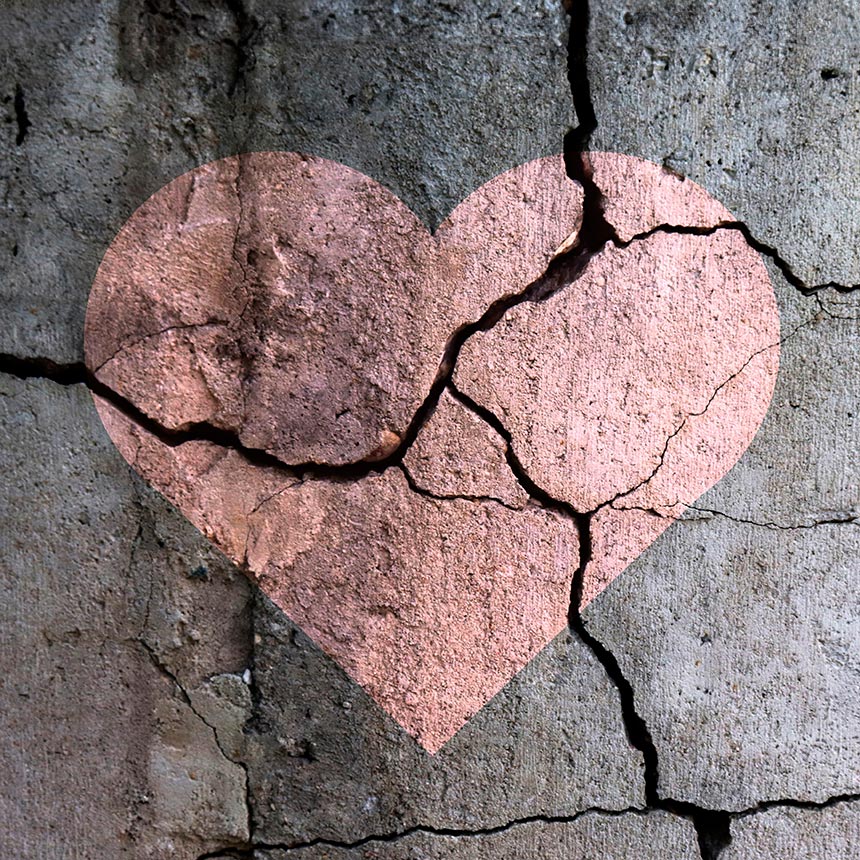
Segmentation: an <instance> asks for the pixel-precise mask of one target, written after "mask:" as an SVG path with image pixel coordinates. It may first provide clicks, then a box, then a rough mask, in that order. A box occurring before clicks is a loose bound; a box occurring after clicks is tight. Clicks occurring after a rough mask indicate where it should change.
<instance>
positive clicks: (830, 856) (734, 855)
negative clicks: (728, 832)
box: [720, 802, 860, 860]
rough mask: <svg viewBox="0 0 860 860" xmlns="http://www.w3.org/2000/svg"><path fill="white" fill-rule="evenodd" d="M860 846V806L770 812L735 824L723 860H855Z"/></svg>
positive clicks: (846, 805)
mask: <svg viewBox="0 0 860 860" xmlns="http://www.w3.org/2000/svg"><path fill="white" fill-rule="evenodd" d="M858 844H860V803H857V802H855V803H838V804H836V805H834V806H828V807H826V808H824V809H785V808H782V809H769V810H767V811H765V812H759V813H757V814H756V815H751V816H747V817H744V818H740V819H738V820H737V821H734V822H733V823H732V844H731V845H730V846H729V848H728V849H727V850H726V852H725V854H723V855H721V857H720V860H771V858H773V857H780V858H782V860H809V858H827V860H854V858H855V857H856V856H857V845H858Z"/></svg>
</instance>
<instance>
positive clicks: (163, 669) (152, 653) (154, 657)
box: [135, 636, 253, 856]
mask: <svg viewBox="0 0 860 860" xmlns="http://www.w3.org/2000/svg"><path fill="white" fill-rule="evenodd" d="M135 641H136V643H137V644H138V645H139V646H140V647H141V648H142V649H143V650H144V651H145V652H146V654H147V656H148V657H149V659H150V661H151V663H152V664H153V666H155V668H156V669H157V670H158V671H159V673H160V674H162V675H163V676H164V677H165V678H167V679H168V680H169V681H171V682H172V683H173V685H174V687H175V689H176V690H178V691H179V695H180V697H181V699H182V702H183V704H185V705H186V706H187V707H188V708H189V710H190V711H191V713H192V714H194V716H195V717H197V719H198V720H200V722H201V723H203V725H204V726H206V728H208V729H209V731H210V732H212V738H213V739H214V741H215V746H216V747H217V748H218V751H219V752H220V753H221V755H222V756H223V757H224V759H225V760H226V761H229V762H230V763H231V764H234V765H236V766H237V767H239V768H241V770H242V774H243V776H242V778H243V789H244V792H245V807H246V815H247V827H248V832H249V833H252V832H253V831H252V824H253V819H252V817H251V815H252V806H251V802H250V793H249V785H250V782H249V780H250V774H249V772H248V765H247V764H246V763H245V762H244V761H242V760H241V759H236V758H233V757H232V756H231V755H230V754H229V753H228V752H227V750H225V749H224V746H223V744H222V743H221V738H220V736H219V735H218V729H217V728H216V727H215V726H213V725H212V723H210V722H209V720H207V719H206V717H205V716H203V714H201V713H200V711H199V710H198V709H197V708H196V707H195V706H194V702H193V701H192V699H191V696H189V695H188V691H187V690H186V689H185V687H184V686H183V684H182V682H181V681H180V680H179V678H178V677H177V675H176V673H175V672H173V670H172V669H170V667H169V666H167V664H166V663H164V661H163V660H162V659H161V658H160V657H159V655H158V653H157V651H156V650H155V648H153V647H152V646H151V645H150V644H149V643H148V642H147V641H146V639H145V638H143V637H142V636H141V637H139V638H138V639H137V640H135ZM247 844H248V843H244V844H238V843H237V845H236V846H235V847H237V848H240V849H244V848H245V847H246V845H247ZM225 850H227V849H221V851H220V853H222V854H223V853H224V851H225ZM230 850H233V849H232V848H231V849H230ZM213 856H215V855H213Z"/></svg>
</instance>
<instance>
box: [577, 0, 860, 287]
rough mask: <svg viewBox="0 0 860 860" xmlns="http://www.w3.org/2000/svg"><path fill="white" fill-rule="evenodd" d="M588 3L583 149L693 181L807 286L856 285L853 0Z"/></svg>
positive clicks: (859, 113)
mask: <svg viewBox="0 0 860 860" xmlns="http://www.w3.org/2000/svg"><path fill="white" fill-rule="evenodd" d="M592 5H593V7H594V8H593V10H592V26H591V32H590V38H589V40H588V43H589V55H588V70H589V77H590V81H591V93H592V97H593V99H594V106H595V110H596V113H597V117H598V121H599V123H600V125H599V127H598V130H597V133H596V134H595V136H594V137H593V138H592V141H591V144H592V148H593V149H603V150H610V151H615V152H627V153H629V154H631V155H638V156H640V157H642V158H647V159H650V160H651V161H655V162H657V163H658V164H666V165H667V166H668V167H670V168H671V169H673V170H676V171H678V172H680V173H681V174H683V175H685V176H688V177H690V178H691V179H693V180H695V181H696V182H698V183H700V184H701V185H703V186H704V187H705V188H707V189H708V191H710V192H711V194H713V195H714V196H715V197H716V198H717V199H718V200H720V201H722V203H724V204H725V206H726V207H727V208H728V209H729V210H730V211H731V212H733V213H734V214H735V216H736V217H737V218H738V219H740V220H741V221H744V222H745V223H746V224H747V225H748V226H749V227H750V229H751V230H752V232H753V234H754V235H755V236H757V237H758V238H759V239H761V240H762V241H764V242H766V243H767V244H769V245H771V246H774V247H776V248H777V249H778V250H779V251H780V253H781V254H782V256H783V257H784V258H785V259H786V260H787V261H788V262H789V263H790V264H791V267H792V269H793V270H794V271H795V272H796V273H797V274H798V275H799V276H800V277H801V278H802V279H803V280H804V281H805V282H806V283H807V284H809V285H813V284H819V283H826V282H829V281H836V282H841V283H844V284H855V283H860V245H858V243H857V241H856V238H857V236H858V234H860V183H858V181H857V180H858V177H860V151H858V148H857V147H856V146H855V145H854V142H855V141H856V139H857V137H858V134H860V110H858V107H860V86H858V83H860V80H858V68H857V50H856V47H857V43H858V40H860V12H858V9H857V5H856V3H854V2H852V0H837V2H830V0H813V2H806V3H802V4H798V3H794V2H792V0H766V2H761V3H750V2H746V0H731V2H717V0H709V1H708V2H703V3H662V4H661V3H653V2H649V0H632V2H631V0H608V2H604V3H594V4H592Z"/></svg>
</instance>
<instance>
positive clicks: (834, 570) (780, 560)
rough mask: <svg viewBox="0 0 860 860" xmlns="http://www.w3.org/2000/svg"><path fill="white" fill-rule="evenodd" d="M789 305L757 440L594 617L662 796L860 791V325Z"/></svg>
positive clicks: (736, 797) (801, 303) (728, 799)
mask: <svg viewBox="0 0 860 860" xmlns="http://www.w3.org/2000/svg"><path fill="white" fill-rule="evenodd" d="M774 277H776V275H774ZM779 297H780V300H781V304H782V306H783V311H784V319H783V328H784V331H785V332H788V331H790V330H791V329H792V328H794V330H795V332H796V333H795V334H794V335H793V336H791V337H789V338H787V339H786V340H785V342H784V343H783V348H782V358H781V367H780V376H779V382H778V384H777V388H776V392H775V394H774V401H773V403H772V405H771V409H770V411H769V413H768V416H767V418H766V419H765V421H764V424H763V425H762V428H761V430H760V432H759V434H758V436H757V437H756V439H755V441H754V442H753V444H752V446H751V447H750V449H749V450H748V451H747V453H746V454H745V455H744V456H743V457H742V458H741V460H740V462H739V463H738V465H737V466H736V467H735V468H734V469H733V470H732V471H731V472H730V473H729V475H728V476H727V477H726V478H724V479H723V480H722V481H721V482H720V483H719V484H718V485H717V486H716V487H715V488H714V489H712V490H711V491H710V492H708V493H706V494H705V495H704V496H703V497H702V498H701V499H699V500H698V501H697V502H696V504H695V506H694V508H695V509H694V510H693V511H691V512H689V513H688V514H687V517H688V518H687V519H685V520H683V521H681V522H678V523H676V524H675V525H674V526H673V527H672V529H671V530H669V531H667V532H666V533H665V534H664V535H663V536H662V537H661V538H660V539H659V540H658V541H657V542H656V543H655V544H654V545H653V546H652V547H651V548H650V549H649V550H648V551H647V552H646V553H644V554H643V555H642V556H641V557H640V558H639V560H638V561H636V562H635V563H634V564H633V565H631V567H630V568H628V570H627V571H626V572H625V573H624V575H623V576H622V577H620V578H619V579H618V580H617V581H616V582H615V583H613V585H612V586H611V587H610V588H609V589H608V590H607V591H606V592H605V593H604V594H603V595H602V596H601V599H600V602H599V605H597V604H595V605H594V606H593V607H592V608H590V609H589V611H588V613H587V621H588V624H589V628H590V629H591V630H592V631H593V632H594V633H595V634H596V635H597V636H598V637H600V638H601V639H602V640H603V641H605V642H606V643H607V644H608V645H609V646H610V647H611V648H612V649H613V650H614V652H615V653H616V654H617V655H618V657H619V659H620V661H621V665H622V668H623V670H624V671H625V673H626V674H627V676H628V678H630V679H631V681H632V683H633V686H634V690H635V692H636V704H637V708H638V710H639V712H640V713H641V714H642V716H643V717H644V718H645V720H646V722H647V723H648V725H649V727H650V730H651V732H652V735H653V738H654V741H655V743H656V745H657V748H658V751H659V752H660V764H661V772H660V789H661V791H662V792H663V793H664V795H666V796H671V797H677V798H680V799H683V800H688V801H691V802H694V803H699V804H701V805H703V806H707V807H711V808H721V809H734V810H740V809H744V808H747V807H750V806H754V805H755V804H756V803H759V802H761V801H765V800H775V799H779V798H785V797H788V798H798V799H801V800H812V801H818V802H820V801H823V800H825V799H826V798H827V797H830V796H832V795H837V794H841V793H851V792H857V791H858V790H860V779H858V773H860V738H858V732H857V726H858V723H860V703H858V699H857V694H856V693H857V672H858V668H860V666H858V663H857V659H856V655H857V654H858V653H859V652H858V646H860V624H858V602H857V593H856V592H857V589H856V578H857V558H858V551H860V528H858V525H857V524H856V521H854V522H852V520H856V517H857V512H858V507H860V498H858V487H860V475H858V462H860V461H858V457H857V429H856V424H857V415H858V411H860V403H858V400H860V393H858V388H857V385H856V380H855V379H854V378H853V373H854V370H853V367H852V365H851V363H848V362H846V358H845V357H846V355H850V354H852V350H853V349H855V348H856V346H855V345H856V343H857V338H858V335H860V330H858V328H857V326H858V321H857V320H856V319H834V318H832V317H830V316H829V315H827V314H824V313H818V314H817V316H814V317H812V320H813V321H812V322H809V321H808V320H807V323H806V324H804V325H801V326H800V327H798V326H797V325H796V321H797V320H798V319H802V318H803V316H804V314H813V315H814V314H816V312H818V310H819V309H818V302H816V300H815V298H809V299H799V298H798V295H797V293H796V292H795V291H793V290H790V289H788V288H785V287H783V288H782V289H780V290H779ZM858 300H860V296H855V297H854V303H855V306H856V303H857V301H858ZM847 306H848V304H847V303H842V307H843V308H844V307H847ZM705 511H712V512H714V511H716V512H721V513H720V514H714V513H710V514H708V513H704V512H705ZM834 520H846V521H848V522H844V523H841V524H831V523H832V521H834ZM747 521H748V522H747ZM816 523H822V524H820V525H816Z"/></svg>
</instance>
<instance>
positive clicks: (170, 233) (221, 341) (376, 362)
mask: <svg viewBox="0 0 860 860" xmlns="http://www.w3.org/2000/svg"><path fill="white" fill-rule="evenodd" d="M581 199H582V192H581V188H580V186H579V185H577V184H576V183H574V182H571V181H570V179H568V177H567V175H566V173H565V170H564V162H563V159H562V157H561V156H558V155H557V156H549V157H546V158H543V159H537V160H535V161H531V162H528V163H527V164H524V165H519V166H517V167H514V168H512V169H511V170H509V171H506V172H505V173H503V174H501V175H500V176H497V177H494V178H493V179H491V180H490V181H489V182H487V183H486V184H485V185H483V186H481V188H479V189H478V190H476V191H475V192H473V193H472V194H470V195H469V196H468V197H467V198H466V199H465V200H464V201H463V202H462V203H460V204H459V205H458V206H457V207H456V208H455V209H454V211H453V212H452V213H451V215H450V216H449V217H448V218H446V219H445V221H443V222H442V224H441V225H440V226H439V229H438V230H437V231H436V233H435V234H434V235H431V234H430V233H429V232H428V231H427V228H426V227H425V226H424V225H423V224H421V222H420V221H418V219H417V218H416V217H415V216H414V215H413V214H412V213H411V212H410V211H409V210H408V209H407V208H406V207H405V206H404V205H403V203H402V202H401V201H399V200H398V199H397V198H396V197H394V196H393V195H392V194H391V193H390V192H389V191H387V190H386V189H385V188H383V187H382V186H381V185H379V184H378V183H377V182H374V181H373V180H372V179H369V178H368V177H367V176H364V175H362V174H360V173H357V172H356V171H354V170H350V169H349V168H346V167H344V166H343V165H341V164H337V163H336V162H332V161H327V160H324V159H320V158H316V157H313V156H305V155H301V154H297V153H283V152H279V153H251V154H248V155H243V156H237V157H234V158H227V159H222V160H220V161H216V162H213V163H211V164H208V165H205V166H203V167H200V168H198V169H197V170H194V171H192V172H190V173H187V174H185V175H184V176H182V177H180V178H179V179H177V180H175V181H174V182H171V183H170V184H169V185H167V186H166V187H165V188H163V189H162V190H161V191H159V192H158V193H157V194H156V195H154V196H153V197H151V198H150V199H149V200H148V201H147V202H146V203H145V204H144V205H143V206H141V207H140V208H139V209H138V210H137V211H136V212H135V213H134V215H133V216H132V217H131V218H130V219H129V221H128V222H127V223H126V224H125V225H124V226H123V228H122V230H121V231H120V233H119V235H118V236H117V238H116V239H115V240H114V242H113V243H111V247H110V248H109V249H108V252H107V254H106V255H105V258H104V260H103V262H102V264H101V266H100V267H99V271H98V275H97V276H96V280H95V282H94V284H93V288H92V292H91V293H90V298H89V304H88V307H87V320H86V327H85V347H86V361H87V366H88V367H89V368H90V370H91V371H93V373H94V374H95V375H96V377H97V378H98V379H99V380H100V381H101V382H104V383H105V384H107V385H108V386H109V387H110V388H111V389H112V390H113V391H116V392H118V393H119V394H120V395H122V396H123V397H125V398H127V399H128V400H130V401H131V402H132V403H133V404H134V405H135V406H136V407H137V408H138V409H140V410H141V411H142V412H144V413H145V414H146V415H147V416H149V417H150V418H152V419H154V420H155V421H157V422H158V423H159V424H161V425H162V426H164V427H166V428H168V429H171V430H175V429H179V428H183V427H188V426H190V425H194V424H198V423H207V424H211V425H215V426H217V427H219V428H222V429H226V430H229V431H231V432H232V433H233V434H235V436H236V437H238V439H239V440H240V441H241V443H242V444H243V445H245V446H246V447H249V448H255V449H263V450H265V451H267V452H269V453H271V454H273V455H274V456H276V457H277V458H278V459H279V460H280V461H281V462H283V463H304V462H314V463H329V464H338V465H340V464H343V463H351V462H356V461H360V460H379V459H382V458H384V457H385V456H386V455H388V454H391V453H392V452H393V450H395V449H396V448H397V446H398V444H399V442H400V441H401V439H402V438H403V437H404V436H405V435H406V431H407V428H408V427H409V423H410V420H411V419H412V416H413V415H414V414H415V413H416V412H417V411H418V408H419V407H420V405H421V403H422V402H423V401H424V399H425V398H426V397H427V395H428V393H429V391H430V388H431V385H432V383H433V380H434V379H435V377H436V374H437V371H438V369H439V363H440V360H441V358H442V355H443V352H444V350H445V345H446V343H447V342H448V340H449V338H450V337H451V336H452V335H453V334H454V333H455V332H456V331H458V330H459V329H460V328H462V327H464V326H465V325H467V324H468V323H472V322H475V321H477V320H478V319H480V317H481V316H482V315H483V314H484V312H485V311H486V309H487V308H488V307H490V306H491V305H492V304H493V303H494V302H496V301H499V300H501V299H503V298H506V297H508V296H512V295H515V294H517V293H519V292H521V291H522V290H524V289H525V288H526V287H527V286H528V285H529V284H530V283H531V282H532V281H534V280H536V279H537V278H539V277H540V276H541V275H542V274H543V272H544V271H545V270H546V268H547V266H548V264H549V262H550V261H551V260H552V258H553V257H554V256H555V254H556V252H557V250H558V249H559V248H560V247H561V246H562V245H563V244H564V243H565V242H566V241H568V239H569V237H570V236H571V235H572V234H575V233H576V230H577V227H578V223H579V220H580V217H581Z"/></svg>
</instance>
